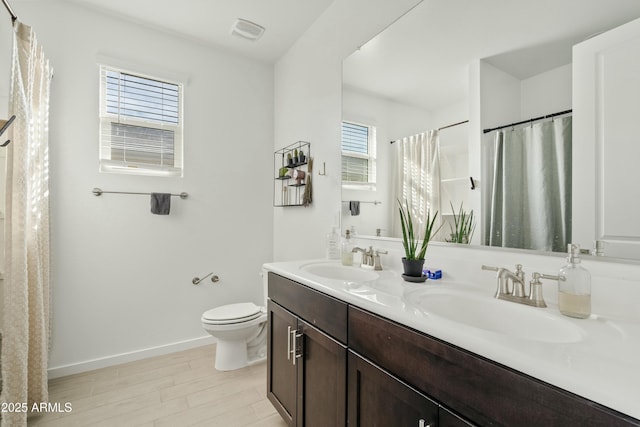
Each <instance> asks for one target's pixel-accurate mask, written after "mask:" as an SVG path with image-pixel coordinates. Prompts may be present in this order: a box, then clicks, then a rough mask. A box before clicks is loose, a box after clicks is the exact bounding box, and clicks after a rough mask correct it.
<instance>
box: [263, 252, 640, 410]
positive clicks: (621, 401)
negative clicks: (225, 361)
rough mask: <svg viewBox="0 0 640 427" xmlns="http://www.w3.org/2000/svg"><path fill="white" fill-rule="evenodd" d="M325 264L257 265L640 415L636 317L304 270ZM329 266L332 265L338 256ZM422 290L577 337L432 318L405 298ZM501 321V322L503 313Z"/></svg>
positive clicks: (465, 288)
mask: <svg viewBox="0 0 640 427" xmlns="http://www.w3.org/2000/svg"><path fill="white" fill-rule="evenodd" d="M328 262H330V261H327V260H306V261H291V262H278V263H268V264H265V265H264V269H265V270H267V271H271V272H274V273H276V274H279V275H282V276H285V277H288V278H290V279H292V280H294V281H296V282H299V283H302V284H304V285H307V286H309V287H311V288H314V289H316V290H318V291H320V292H323V293H325V294H328V295H331V296H333V297H335V298H338V299H340V300H342V301H345V302H347V303H349V304H352V305H354V306H357V307H360V308H363V309H365V310H368V311H370V312H373V313H376V314H379V315H380V316H383V317H386V318H387V319H390V320H393V321H395V322H398V323H400V324H403V325H405V326H408V327H410V328H413V329H415V330H418V331H421V332H424V333H425V334H428V335H430V336H433V337H436V338H439V339H441V340H443V341H446V342H448V343H451V344H453V345H456V346H458V347H461V348H464V349H466V350H468V351H471V352H473V353H475V354H478V355H480V356H483V357H486V358H488V359H490V360H493V361H496V362H498V363H500V364H503V365H505V366H508V367H510V368H512V369H515V370H517V371H520V372H523V373H525V374H527V375H530V376H532V377H535V378H538V379H540V380H542V381H545V382H547V383H549V384H552V385H554V386H556V387H559V388H562V389H564V390H567V391H570V392H572V393H575V394H577V395H579V396H582V397H585V398H587V399H590V400H593V401H595V402H598V403H600V404H602V405H604V406H607V407H609V408H612V409H614V410H617V411H619V412H622V413H624V414H627V415H630V416H632V417H634V418H637V419H640V322H638V320H637V319H626V318H616V317H613V316H607V317H605V316H601V315H599V314H598V313H593V314H592V315H591V317H590V318H589V319H582V320H581V319H572V318H569V317H565V316H562V315H561V314H560V313H559V311H558V309H557V306H556V305H555V304H550V303H549V302H548V301H547V304H548V305H549V306H548V307H547V308H534V307H528V306H525V305H521V304H516V303H512V302H507V301H498V300H495V299H493V295H492V293H491V292H490V291H489V292H488V291H487V289H486V287H481V286H477V285H475V284H473V283H463V282H454V281H450V280H447V279H446V278H445V279H440V280H434V281H431V280H428V281H427V282H425V283H409V282H405V281H404V280H403V279H402V278H401V277H400V273H398V272H394V271H389V270H387V271H380V272H375V273H377V274H378V278H377V279H376V280H373V281H370V282H366V283H365V284H364V285H363V286H361V285H360V284H354V283H346V282H343V281H340V280H334V279H327V278H324V277H320V276H316V275H314V274H311V273H310V272H308V271H306V270H305V269H304V268H303V267H304V266H305V265H308V264H311V263H328ZM335 263H336V265H339V261H336V262H335ZM350 268H360V267H350ZM425 288H426V292H433V295H436V294H438V293H441V292H442V291H443V290H446V291H447V292H450V291H453V292H454V293H456V292H458V293H465V294H466V295H469V296H471V297H473V298H478V301H479V304H482V303H483V301H484V302H486V305H487V307H488V310H489V309H490V308H489V307H492V305H493V304H510V306H509V312H510V313H515V315H517V314H518V313H520V312H519V311H518V310H525V311H526V310H539V311H538V312H536V313H535V315H538V314H541V315H543V316H544V317H546V318H548V319H550V320H551V322H542V326H540V328H544V327H549V326H548V325H550V324H553V322H554V321H557V322H558V323H560V324H562V325H567V326H568V327H570V328H571V329H572V330H575V331H578V334H577V336H578V338H576V339H574V340H572V342H546V341H544V340H536V339H531V338H525V337H526V336H529V337H531V335H532V334H533V335H537V336H544V334H545V331H544V329H540V328H538V329H536V330H535V331H534V332H533V333H529V335H527V334H528V331H527V330H523V331H521V334H522V335H521V336H516V335H518V334H503V333H495V332H491V331H489V330H485V329H481V328H477V327H472V326H468V325H465V324H462V323H458V322H454V321H451V320H448V319H447V318H445V317H443V316H442V315H441V316H437V315H432V314H430V313H429V312H426V311H425V310H424V309H420V308H418V307H417V306H416V305H415V303H414V302H415V298H413V297H412V295H415V294H416V292H417V293H422V292H424V291H425ZM428 295H429V294H427V296H426V297H424V298H428ZM484 298H486V300H485V299H484ZM511 306H513V308H511ZM440 311H442V310H440ZM523 314H528V313H523ZM529 314H533V313H529ZM502 321H504V322H507V323H508V322H509V318H505V319H502ZM567 322H569V323H567ZM549 333H550V334H552V333H553V332H552V331H550V332H549Z"/></svg>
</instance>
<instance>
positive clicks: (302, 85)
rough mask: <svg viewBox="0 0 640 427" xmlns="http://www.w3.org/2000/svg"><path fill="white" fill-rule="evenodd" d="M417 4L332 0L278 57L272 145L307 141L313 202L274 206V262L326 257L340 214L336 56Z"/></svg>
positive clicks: (339, 69) (338, 70) (340, 57)
mask: <svg viewBox="0 0 640 427" xmlns="http://www.w3.org/2000/svg"><path fill="white" fill-rule="evenodd" d="M417 3H419V1H416V0H398V1H394V2H389V1H384V0H375V1H372V0H335V1H334V2H333V3H332V4H331V5H330V6H329V7H328V8H327V10H326V11H325V12H324V13H323V15H322V16H320V17H319V18H318V20H316V22H315V23H314V24H313V25H312V26H311V27H310V28H309V30H308V31H307V32H306V33H305V34H304V35H303V36H302V37H301V38H300V39H298V41H297V42H296V44H295V45H294V46H293V47H292V48H291V49H290V50H289V51H288V52H287V54H285V55H284V56H283V57H282V58H281V59H280V60H279V61H278V62H277V63H276V66H275V104H274V105H275V121H274V123H275V125H274V126H275V127H274V129H275V148H276V149H278V148H281V147H283V146H286V145H288V144H291V143H292V142H295V141H297V140H300V139H302V140H305V141H310V142H311V152H312V155H313V157H314V162H315V164H314V176H313V189H314V194H313V205H312V206H311V207H309V208H277V209H276V210H275V211H274V222H273V225H274V259H275V260H276V261H280V260H285V259H287V260H293V259H304V258H318V257H324V254H325V235H326V233H327V232H329V231H330V229H331V226H332V224H334V223H335V224H336V225H337V224H338V221H339V215H340V202H341V191H340V169H341V163H340V121H341V117H342V108H341V93H342V60H343V59H344V58H345V57H347V55H349V54H351V53H352V52H353V51H354V50H355V49H356V48H357V47H358V46H360V45H362V44H364V43H365V42H366V41H367V40H369V39H370V38H372V37H373V36H374V35H375V34H377V33H378V32H379V31H381V30H382V29H383V28H384V27H385V26H387V25H389V24H390V23H391V22H392V21H393V20H394V19H396V18H398V17H399V16H400V15H401V14H403V13H404V12H406V11H407V10H408V9H409V8H411V7H412V6H414V5H415V4H417ZM323 163H324V164H325V165H326V175H325V176H318V171H322V170H323ZM292 233H295V235H296V240H295V241H294V243H293V244H292V240H291V235H292Z"/></svg>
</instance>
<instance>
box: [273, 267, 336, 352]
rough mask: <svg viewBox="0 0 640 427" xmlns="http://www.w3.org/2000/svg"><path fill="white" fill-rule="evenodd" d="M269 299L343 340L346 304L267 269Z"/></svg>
mask: <svg viewBox="0 0 640 427" xmlns="http://www.w3.org/2000/svg"><path fill="white" fill-rule="evenodd" d="M268 295H269V298H270V299H271V300H272V301H275V302H277V303H278V304H280V305H281V306H283V307H286V308H287V310H289V311H291V312H292V313H294V314H295V315H297V316H299V317H300V318H302V319H304V320H305V321H307V322H308V323H310V324H311V325H313V326H315V327H316V328H318V329H320V330H321V331H323V332H325V333H326V334H328V335H330V336H332V337H333V338H335V339H336V340H338V341H340V342H342V343H343V344H346V343H347V304H346V303H344V302H342V301H340V300H337V299H335V298H333V297H330V296H329V295H325V294H323V293H320V292H318V291H315V290H313V289H311V288H309V287H307V286H304V285H301V284H300V283H297V282H294V281H293V280H289V279H287V278H285V277H282V276H279V275H277V274H275V273H272V272H269V290H268Z"/></svg>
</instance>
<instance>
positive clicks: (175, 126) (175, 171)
mask: <svg viewBox="0 0 640 427" xmlns="http://www.w3.org/2000/svg"><path fill="white" fill-rule="evenodd" d="M98 65H99V67H98V68H99V79H100V81H99V93H100V96H99V134H98V143H99V147H98V149H99V155H98V159H99V171H100V172H101V173H116V174H134V175H144V176H167V177H182V176H183V171H184V158H183V152H184V139H183V138H184V136H183V133H184V110H183V106H184V86H185V85H184V83H183V82H179V81H176V80H173V79H167V78H163V77H159V76H154V75H150V74H147V73H143V72H137V71H131V70H130V69H126V68H123V67H120V66H114V65H109V64H105V63H100V64H98ZM108 72H115V73H118V74H126V75H130V76H133V77H137V78H141V79H146V80H153V81H156V82H160V83H163V84H168V85H175V86H176V87H177V90H178V105H177V122H176V123H169V122H168V121H164V120H153V119H148V118H142V117H133V116H131V115H127V114H119V113H112V112H109V111H108V105H107V87H108V85H107V81H106V80H107V79H106V76H107V73H108ZM120 107H121V105H118V109H120ZM112 124H119V125H123V127H128V126H134V127H140V128H145V129H155V130H158V131H161V132H162V131H171V132H173V165H171V166H169V165H162V164H161V163H155V164H154V163H147V162H139V161H138V162H137V161H127V160H114V159H112V148H113V147H112V141H111V137H112V135H113V133H112V130H111V128H112ZM107 127H108V128H110V129H106V128H107ZM159 133H160V132H159ZM125 152H126V150H125Z"/></svg>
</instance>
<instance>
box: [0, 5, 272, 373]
mask: <svg viewBox="0 0 640 427" xmlns="http://www.w3.org/2000/svg"><path fill="white" fill-rule="evenodd" d="M14 9H15V10H16V13H17V14H18V16H19V17H20V18H21V20H22V21H24V22H25V23H28V24H30V25H32V26H33V27H34V29H35V30H36V32H37V34H38V37H39V39H40V40H41V42H42V44H43V45H44V49H45V52H46V54H47V55H48V57H49V58H50V61H51V63H52V65H53V67H54V79H53V82H52V91H51V92H52V93H51V108H50V109H51V116H50V123H51V128H50V146H51V220H52V247H51V254H52V266H53V267H52V288H53V348H52V351H51V358H50V368H51V371H50V373H51V374H52V375H54V376H56V375H61V374H65V373H69V372H73V371H76V370H82V369H87V368H93V367H96V366H99V365H100V364H108V363H113V362H115V361H120V360H123V359H127V358H137V357H141V356H143V355H146V354H150V353H153V352H162V351H165V350H167V349H169V348H177V347H180V345H181V344H180V343H183V342H186V343H185V344H184V345H185V346H186V345H191V344H190V343H189V342H190V341H191V340H196V342H197V340H198V339H200V338H204V337H208V335H207V334H206V332H204V331H203V329H202V328H201V325H200V316H201V314H202V313H203V312H204V311H205V310H207V309H210V308H212V307H214V306H216V305H220V304H225V303H230V302H239V301H248V300H250V301H253V302H256V303H260V302H261V301H262V298H263V294H262V281H261V278H260V277H259V273H260V271H261V265H262V263H264V262H266V261H270V260H271V259H272V212H273V208H272V206H271V205H272V199H271V192H272V188H271V187H272V185H271V182H270V178H271V176H272V162H273V151H272V148H273V69H272V66H271V65H268V64H262V63H259V62H256V61H252V60H248V59H243V58H241V57H238V56H235V55H232V54H229V53H226V52H224V51H221V50H216V49H213V48H210V47H205V46H203V45H199V44H197V43H194V42H193V41H189V40H183V39H179V38H177V37H175V36H171V35H168V34H164V33H161V32H157V31H155V30H150V29H146V28H143V27H140V26H138V25H135V24H133V23H130V22H125V21H122V20H119V19H116V18H114V17H111V16H106V15H102V14H99V13H95V12H93V11H91V10H89V9H84V8H82V7H79V6H75V5H71V4H69V3H66V2H59V1H53V0H48V1H30V2H19V3H18V2H16V4H15V6H14ZM3 22H7V23H8V22H9V20H8V19H7V20H6V21H3ZM2 54H3V56H6V55H4V53H2ZM101 54H103V55H104V54H106V55H109V56H114V57H118V58H120V59H123V60H124V61H126V62H130V63H131V64H132V67H135V66H136V64H140V65H141V66H143V67H144V68H145V69H149V68H151V69H153V70H157V71H158V73H159V74H160V75H162V74H164V73H171V74H180V75H185V76H188V82H187V84H186V86H185V90H184V114H185V120H184V122H185V131H184V141H185V151H184V158H185V161H184V177H183V178H166V177H164V178H160V177H134V176H124V175H113V174H100V173H98V140H97V135H98V67H97V65H96V58H97V55H101ZM7 67H9V65H8V64H7V63H5V67H3V68H7ZM267 177H268V178H267ZM93 187H100V188H102V189H103V190H113V191H134V192H135V191H140V192H150V191H159V192H172V193H179V192H182V191H186V192H188V193H189V198H188V199H186V200H181V199H179V198H176V197H174V198H173V199H172V207H171V215H169V216H156V215H152V214H150V212H149V197H148V196H135V195H117V194H104V195H103V196H101V197H95V196H94V195H93V194H92V193H91V189H92V188H93ZM210 271H213V272H215V273H216V274H218V275H219V276H220V278H221V280H220V282H219V283H218V284H217V285H215V286H213V285H212V284H211V282H209V281H207V282H205V283H203V284H201V285H200V286H197V287H196V286H193V285H192V284H191V278H192V277H194V276H202V275H204V274H206V273H208V272H210ZM174 344H175V345H176V346H174V347H168V348H166V349H162V348H160V349H155V350H150V351H148V352H146V353H145V352H144V350H148V349H153V348H156V347H163V346H171V345H174ZM138 351H143V352H141V353H137V354H130V353H132V352H133V353H135V352H138ZM118 355H125V356H122V357H119V356H118ZM114 357H115V358H114ZM104 358H107V359H106V360H98V361H97V362H95V363H89V364H85V362H88V361H91V360H94V359H104ZM110 358H111V359H110ZM65 367H66V368H65ZM59 368H62V369H59Z"/></svg>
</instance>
